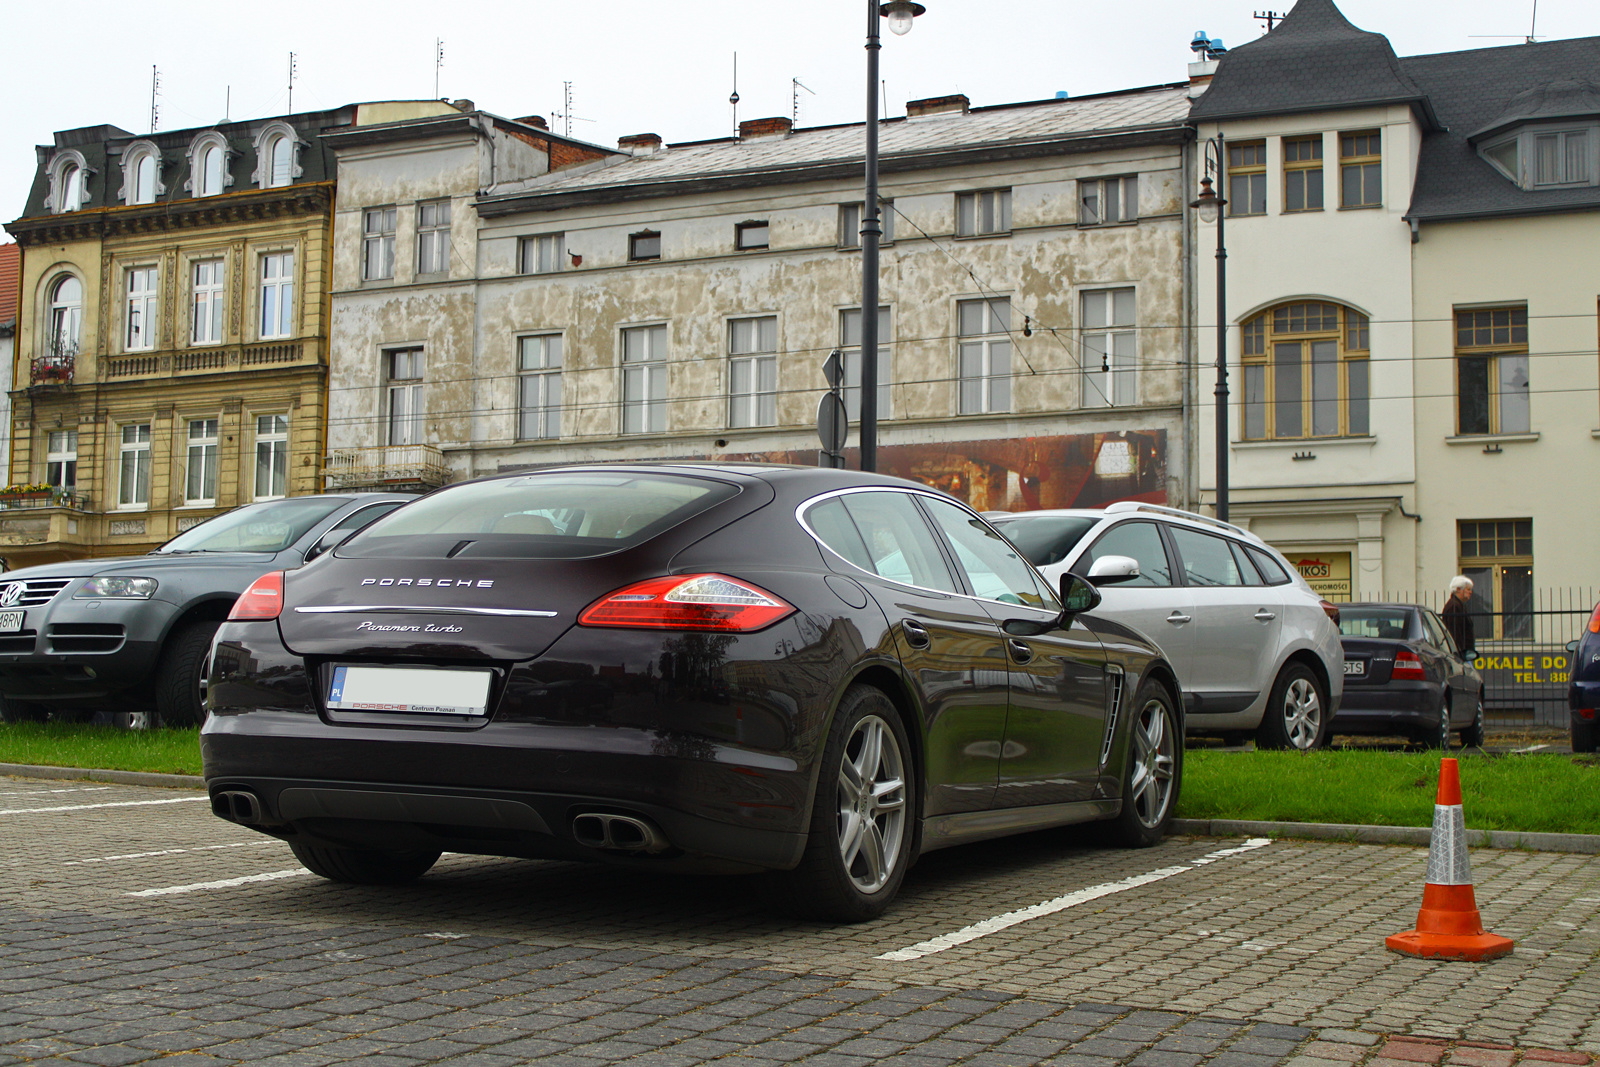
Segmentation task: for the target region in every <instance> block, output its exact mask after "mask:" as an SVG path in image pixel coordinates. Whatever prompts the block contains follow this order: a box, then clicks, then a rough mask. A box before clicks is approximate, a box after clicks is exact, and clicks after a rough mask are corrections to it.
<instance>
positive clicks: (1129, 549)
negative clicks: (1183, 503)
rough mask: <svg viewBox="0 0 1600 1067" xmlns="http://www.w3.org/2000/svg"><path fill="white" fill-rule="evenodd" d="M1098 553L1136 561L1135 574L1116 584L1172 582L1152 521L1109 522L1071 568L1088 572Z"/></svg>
mask: <svg viewBox="0 0 1600 1067" xmlns="http://www.w3.org/2000/svg"><path fill="white" fill-rule="evenodd" d="M1102 556H1132V557H1133V558H1134V559H1136V560H1138V561H1139V577H1137V578H1135V579H1133V580H1132V581H1128V582H1120V583H1118V584H1119V585H1120V586H1124V587H1126V586H1137V585H1155V586H1170V585H1171V584H1172V568H1171V567H1170V566H1169V565H1168V563H1167V549H1166V546H1165V545H1163V544H1162V543H1161V531H1160V530H1157V529H1156V524H1155V523H1153V522H1125V523H1123V524H1122V525H1120V526H1113V527H1112V528H1111V529H1110V530H1108V531H1106V533H1105V535H1104V536H1103V537H1101V538H1100V540H1098V541H1096V542H1095V543H1094V544H1093V545H1090V546H1089V551H1087V552H1085V553H1084V554H1083V556H1082V558H1081V559H1079V560H1078V563H1077V565H1076V566H1074V567H1073V570H1075V571H1076V572H1078V573H1079V574H1088V573H1089V568H1090V567H1091V566H1092V565H1093V564H1094V561H1095V560H1097V559H1100V558H1101V557H1102Z"/></svg>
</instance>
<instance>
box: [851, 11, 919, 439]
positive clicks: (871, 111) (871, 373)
mask: <svg viewBox="0 0 1600 1067" xmlns="http://www.w3.org/2000/svg"><path fill="white" fill-rule="evenodd" d="M926 10H927V9H926V8H924V7H923V6H922V5H921V4H917V3H912V2H911V0H889V2H888V3H879V2H878V0H867V189H866V196H865V198H864V199H863V200H862V202H861V469H862V470H864V471H875V470H877V469H878V239H879V238H880V237H882V236H883V226H882V225H881V224H880V223H879V221H878V51H879V49H880V48H881V47H882V46H881V45H880V44H879V43H878V19H880V18H887V19H888V20H889V29H890V30H891V31H893V32H894V33H896V34H900V35H904V34H906V33H909V32H910V30H911V20H912V19H914V18H916V17H917V16H918V15H920V14H922V13H923V12H924V11H926Z"/></svg>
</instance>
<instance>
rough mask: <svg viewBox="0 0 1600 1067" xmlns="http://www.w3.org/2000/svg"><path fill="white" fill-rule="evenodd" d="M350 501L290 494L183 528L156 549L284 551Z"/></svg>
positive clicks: (341, 498)
mask: <svg viewBox="0 0 1600 1067" xmlns="http://www.w3.org/2000/svg"><path fill="white" fill-rule="evenodd" d="M347 502H348V501H347V500H346V499H345V498H343V497H337V498H335V499H332V500H329V499H328V498H326V497H298V498H296V497H291V498H290V499H288V500H270V501H267V502H265V503H262V504H247V505H245V506H244V507H242V508H235V509H234V510H233V511H230V512H228V513H227V514H225V515H218V516H217V517H216V518H214V519H210V520H208V521H206V522H203V523H201V524H200V525H199V526H196V527H195V528H194V529H192V530H186V531H184V532H183V533H181V534H179V535H178V536H177V537H174V538H173V539H172V540H170V541H168V542H167V543H166V544H164V545H162V546H161V547H160V548H158V549H156V552H158V553H165V552H282V551H283V550H284V549H286V548H288V547H289V546H290V545H292V544H294V543H295V542H296V541H298V540H300V538H302V537H304V536H305V534H306V531H308V530H310V529H311V528H312V527H313V526H315V525H316V524H317V523H319V522H321V521H322V520H323V519H325V518H327V517H328V516H329V515H331V514H332V513H333V512H334V511H336V510H338V509H339V508H341V507H343V506H344V505H345V504H346V503H347Z"/></svg>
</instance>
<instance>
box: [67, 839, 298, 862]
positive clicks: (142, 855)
mask: <svg viewBox="0 0 1600 1067" xmlns="http://www.w3.org/2000/svg"><path fill="white" fill-rule="evenodd" d="M281 844H283V842H282V841H278V840H272V841H235V842H233V843H232V844H230V845H196V846H194V847H193V848H164V849H161V850H160V851H157V852H128V853H125V854H123V855H121V856H100V857H99V858H97V859H88V860H66V861H64V862H63V863H62V864H61V866H63V867H81V866H83V865H84V864H86V863H112V862H114V861H116V860H142V859H148V858H149V857H151V856H175V855H177V854H178V853H180V852H215V851H216V850H217V849H219V848H266V847H267V846H268V845H281Z"/></svg>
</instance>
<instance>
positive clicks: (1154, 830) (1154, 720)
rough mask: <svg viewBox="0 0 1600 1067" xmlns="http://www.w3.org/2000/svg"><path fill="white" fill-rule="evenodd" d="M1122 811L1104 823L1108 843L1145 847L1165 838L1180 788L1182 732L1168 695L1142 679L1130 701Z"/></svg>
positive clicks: (1158, 683) (1157, 686) (1123, 772)
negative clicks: (1131, 707)
mask: <svg viewBox="0 0 1600 1067" xmlns="http://www.w3.org/2000/svg"><path fill="white" fill-rule="evenodd" d="M1133 708H1134V712H1133V716H1132V719H1131V721H1130V723H1129V727H1128V758H1127V760H1126V763H1125V766H1124V767H1123V771H1122V811H1121V812H1120V813H1119V814H1118V815H1117V817H1116V818H1115V819H1112V820H1111V821H1110V822H1109V823H1107V824H1106V832H1107V834H1108V836H1109V838H1110V840H1111V843H1112V844H1115V845H1119V846H1121V847H1123V848H1149V847H1150V846H1151V845H1154V844H1156V843H1157V842H1158V841H1160V840H1161V839H1162V838H1163V837H1165V836H1166V835H1167V828H1168V827H1169V826H1171V825H1172V813H1173V811H1175V810H1176V809H1177V806H1178V793H1179V791H1180V790H1181V789H1182V787H1183V727H1182V726H1181V725H1180V721H1179V719H1178V714H1177V712H1176V711H1175V710H1174V706H1173V702H1172V694H1171V693H1169V692H1167V689H1166V687H1165V686H1163V685H1162V684H1161V683H1160V682H1157V681H1154V680H1151V679H1146V680H1145V682H1144V684H1142V685H1141V686H1139V692H1138V695H1137V696H1135V697H1134V702H1133Z"/></svg>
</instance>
